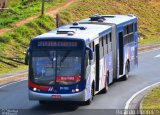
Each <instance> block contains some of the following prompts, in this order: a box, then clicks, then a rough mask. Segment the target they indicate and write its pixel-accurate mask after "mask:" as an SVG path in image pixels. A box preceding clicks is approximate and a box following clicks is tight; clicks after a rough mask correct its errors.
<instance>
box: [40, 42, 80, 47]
mask: <svg viewBox="0 0 160 115" xmlns="http://www.w3.org/2000/svg"><path fill="white" fill-rule="evenodd" d="M77 46H78V44H77V42H68V41H67V42H61V41H39V42H38V47H77Z"/></svg>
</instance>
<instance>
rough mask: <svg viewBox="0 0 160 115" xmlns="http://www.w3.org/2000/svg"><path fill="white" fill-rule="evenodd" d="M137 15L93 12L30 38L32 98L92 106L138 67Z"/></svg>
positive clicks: (28, 55) (29, 80)
mask: <svg viewBox="0 0 160 115" xmlns="http://www.w3.org/2000/svg"><path fill="white" fill-rule="evenodd" d="M137 47H138V35H137V18H136V17H135V16H134V15H131V14H130V15H98V14H96V15H93V16H91V17H89V18H87V19H84V20H81V21H77V22H74V23H71V24H69V25H65V26H62V27H59V28H57V29H56V30H53V31H50V32H48V33H45V34H43V35H40V36H37V37H35V38H33V39H31V41H30V46H29V48H28V50H27V53H26V58H25V63H26V64H27V65H29V79H28V88H29V99H30V100H39V103H40V104H44V103H46V102H48V101H74V102H84V103H86V104H90V103H91V101H92V100H93V96H94V95H95V94H97V93H106V92H107V90H108V85H109V84H111V83H112V82H113V81H115V80H117V79H120V78H121V79H124V80H127V79H128V75H129V72H130V71H132V70H133V69H134V68H136V67H137V65H138V54H137V52H138V51H137V49H138V48H137Z"/></svg>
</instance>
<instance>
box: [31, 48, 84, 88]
mask: <svg viewBox="0 0 160 115" xmlns="http://www.w3.org/2000/svg"><path fill="white" fill-rule="evenodd" d="M32 69H33V72H32V73H33V75H32V80H33V81H34V82H35V83H38V84H41V85H54V84H55V83H56V84H59V85H71V84H75V83H77V82H79V81H80V79H81V51H80V50H63V51H62V50H61V51H58V50H57V51H56V50H52V51H51V50H50V51H46V50H45V51H33V53H32Z"/></svg>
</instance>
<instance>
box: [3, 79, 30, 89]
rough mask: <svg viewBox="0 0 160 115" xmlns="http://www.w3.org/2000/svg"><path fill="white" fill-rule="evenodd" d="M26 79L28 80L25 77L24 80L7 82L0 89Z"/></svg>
mask: <svg viewBox="0 0 160 115" xmlns="http://www.w3.org/2000/svg"><path fill="white" fill-rule="evenodd" d="M25 80H27V79H23V80H19V81H15V82H12V83H8V84H5V85H2V86H0V89H1V88H4V87H7V86H9V85H12V84H16V83H19V82H22V81H25Z"/></svg>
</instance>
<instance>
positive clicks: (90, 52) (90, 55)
mask: <svg viewBox="0 0 160 115" xmlns="http://www.w3.org/2000/svg"><path fill="white" fill-rule="evenodd" d="M86 50H88V52H89V60H93V52H92V50H91V49H90V48H88V47H86Z"/></svg>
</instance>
